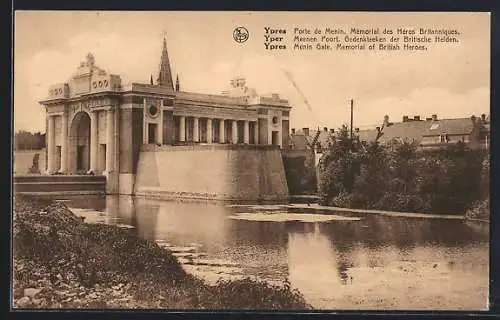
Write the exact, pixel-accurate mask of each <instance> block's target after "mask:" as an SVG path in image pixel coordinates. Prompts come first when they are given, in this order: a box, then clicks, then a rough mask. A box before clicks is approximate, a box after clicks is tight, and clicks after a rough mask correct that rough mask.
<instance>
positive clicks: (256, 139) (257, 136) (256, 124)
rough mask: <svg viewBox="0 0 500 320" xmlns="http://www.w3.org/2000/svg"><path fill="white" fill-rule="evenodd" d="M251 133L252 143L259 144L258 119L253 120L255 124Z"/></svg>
mask: <svg viewBox="0 0 500 320" xmlns="http://www.w3.org/2000/svg"><path fill="white" fill-rule="evenodd" d="M253 134H254V136H253V137H254V143H255V144H259V120H257V121H255V125H254V126H253Z"/></svg>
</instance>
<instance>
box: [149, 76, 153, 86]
mask: <svg viewBox="0 0 500 320" xmlns="http://www.w3.org/2000/svg"><path fill="white" fill-rule="evenodd" d="M149 81H150V82H151V85H153V75H151V79H150V80H149Z"/></svg>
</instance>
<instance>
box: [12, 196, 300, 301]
mask: <svg viewBox="0 0 500 320" xmlns="http://www.w3.org/2000/svg"><path fill="white" fill-rule="evenodd" d="M13 214H14V221H13V233H12V235H13V250H14V251H13V256H14V266H13V290H14V292H13V303H14V306H15V307H17V308H165V309H185V308H189V309H304V308H310V306H308V305H307V304H306V302H305V300H304V298H303V297H302V295H301V294H300V293H299V292H298V291H296V290H292V289H290V287H289V286H288V285H285V286H283V287H278V286H272V285H269V284H267V283H265V282H261V281H255V280H252V279H244V280H233V281H219V282H218V283H217V284H216V285H214V286H209V285H207V284H205V283H204V282H203V281H201V280H199V279H196V278H195V277H193V276H191V275H189V274H187V273H186V272H185V271H184V270H183V269H182V267H181V266H180V264H179V263H178V261H177V259H176V258H175V257H174V256H173V255H172V254H171V253H170V252H169V251H168V250H165V249H163V248H160V247H159V246H158V245H156V244H155V243H153V242H150V241H147V240H142V239H140V238H138V237H137V235H136V234H135V230H134V229H121V228H119V227H116V226H110V225H99V224H87V223H84V222H83V220H82V219H81V218H79V217H77V216H75V215H74V214H73V213H72V212H71V211H70V210H68V208H67V207H66V206H65V205H64V204H62V203H58V202H50V201H43V200H39V199H34V198H31V197H26V196H23V197H21V196H16V197H15V199H14V212H13Z"/></svg>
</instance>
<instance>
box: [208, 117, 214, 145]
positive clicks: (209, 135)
mask: <svg viewBox="0 0 500 320" xmlns="http://www.w3.org/2000/svg"><path fill="white" fill-rule="evenodd" d="M212 140H213V139H212V119H210V118H208V119H207V143H212V142H213V141H212Z"/></svg>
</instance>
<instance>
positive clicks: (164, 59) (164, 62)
mask: <svg viewBox="0 0 500 320" xmlns="http://www.w3.org/2000/svg"><path fill="white" fill-rule="evenodd" d="M157 84H158V85H159V86H162V87H169V88H171V89H172V90H174V84H173V81H172V72H171V70H170V61H169V59H168V52H167V40H166V39H165V37H163V50H162V53H161V62H160V72H159V74H158V80H157Z"/></svg>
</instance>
